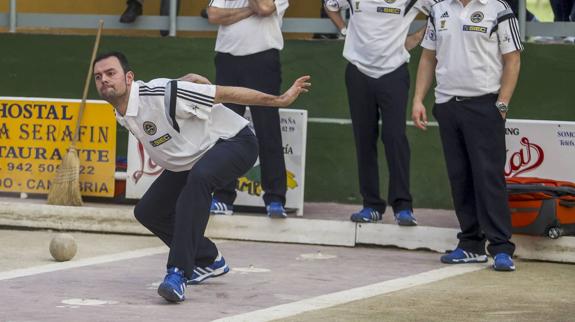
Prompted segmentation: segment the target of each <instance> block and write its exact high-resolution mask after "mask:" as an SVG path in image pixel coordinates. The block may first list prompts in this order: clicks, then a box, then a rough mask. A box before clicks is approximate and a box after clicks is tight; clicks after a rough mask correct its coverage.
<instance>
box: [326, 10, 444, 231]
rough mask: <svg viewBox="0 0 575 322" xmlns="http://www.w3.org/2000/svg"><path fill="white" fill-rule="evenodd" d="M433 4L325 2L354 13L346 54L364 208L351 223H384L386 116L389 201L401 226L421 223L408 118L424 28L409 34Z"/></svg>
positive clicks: (346, 77)
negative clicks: (413, 60) (412, 57)
mask: <svg viewBox="0 0 575 322" xmlns="http://www.w3.org/2000/svg"><path fill="white" fill-rule="evenodd" d="M432 3H433V1H432V0H385V1H384V0H361V1H357V0H354V1H346V0H326V1H325V7H326V9H327V10H329V11H336V12H337V11H339V10H341V9H346V8H349V9H350V11H351V16H350V21H349V24H348V27H347V36H346V39H345V46H344V50H343V56H344V57H345V58H346V59H347V60H348V61H349V64H348V65H347V69H346V72H345V82H346V86H347V96H348V100H349V110H350V114H351V121H352V124H353V134H354V138H355V146H356V155H357V166H358V174H359V186H360V192H361V196H362V198H363V209H361V210H360V211H359V212H357V213H354V214H352V215H351V220H352V221H355V222H376V221H380V220H381V219H382V215H383V213H384V212H385V209H386V207H387V203H386V201H385V200H383V199H382V198H381V196H380V192H379V166H378V161H377V140H378V132H379V124H378V122H379V120H380V119H381V122H382V126H381V140H382V141H383V144H384V146H385V156H386V159H387V166H388V170H389V187H388V199H387V202H388V203H389V205H390V206H391V207H392V208H393V213H394V217H395V220H396V222H397V223H398V224H399V225H402V226H413V225H416V224H417V222H416V220H415V217H414V216H413V206H412V197H411V192H410V188H409V163H410V150H409V142H408V141H407V136H406V134H405V129H406V124H405V123H406V122H405V121H406V110H407V95H408V91H409V85H410V81H409V72H408V70H407V62H408V61H409V53H408V50H409V49H411V48H413V47H414V46H416V45H417V43H419V40H420V39H421V36H422V34H423V29H422V30H421V32H419V33H416V34H414V35H412V36H410V37H409V41H406V38H408V37H407V35H408V31H409V26H410V24H411V22H412V21H413V20H414V19H415V17H416V16H417V15H418V13H423V14H425V15H427V14H428V10H429V7H430V6H431V4H432ZM412 38H414V39H415V41H413V39H412Z"/></svg>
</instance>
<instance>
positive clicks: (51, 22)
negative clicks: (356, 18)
mask: <svg viewBox="0 0 575 322" xmlns="http://www.w3.org/2000/svg"><path fill="white" fill-rule="evenodd" d="M16 2H17V1H16V0H9V12H8V14H3V13H0V27H2V26H7V27H8V30H9V32H12V33H14V32H16V31H17V28H18V27H26V28H35V27H36V28H77V29H93V28H95V26H96V25H97V23H98V20H100V19H103V20H104V24H105V26H106V28H107V29H123V30H169V35H170V36H172V37H173V36H176V34H177V32H178V31H216V30H217V26H216V25H212V24H210V23H208V21H207V19H204V18H201V17H177V16H176V12H177V10H176V6H177V0H170V15H169V16H141V17H139V18H138V19H137V21H136V22H134V23H131V24H123V23H120V22H119V20H118V19H119V15H76V14H45V13H18V12H17V7H16V6H17V4H16ZM518 11H519V29H520V33H521V38H522V40H525V38H526V37H532V36H549V37H553V36H562V37H565V36H575V22H553V23H542V22H527V21H526V3H525V0H519V10H518ZM423 24H424V22H423V21H415V22H414V23H413V25H412V28H411V30H416V29H417V28H420V27H421V26H422V25H423ZM282 31H284V32H289V33H337V32H338V30H337V28H336V27H335V26H334V25H333V24H332V23H331V21H330V20H329V19H320V18H285V19H284V22H283V26H282Z"/></svg>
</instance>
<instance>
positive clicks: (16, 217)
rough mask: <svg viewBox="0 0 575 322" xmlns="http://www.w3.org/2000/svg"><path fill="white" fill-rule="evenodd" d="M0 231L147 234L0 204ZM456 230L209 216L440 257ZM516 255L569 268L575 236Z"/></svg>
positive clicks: (125, 211)
mask: <svg viewBox="0 0 575 322" xmlns="http://www.w3.org/2000/svg"><path fill="white" fill-rule="evenodd" d="M0 226H11V227H23V228H42V229H55V230H77V231H88V232H100V233H126V234H142V235H150V232H149V231H148V230H147V229H145V228H144V227H143V226H142V225H140V224H139V223H138V222H137V221H136V219H135V218H134V216H133V206H117V207H91V206H82V207H67V206H52V205H46V204H39V203H20V202H0ZM457 232H458V230H457V229H453V228H439V227H429V226H417V227H399V226H397V225H391V224H355V223H352V222H350V221H342V220H322V219H306V218H287V219H270V218H268V217H267V216H264V215H261V214H260V215H233V216H212V217H211V218H210V221H209V224H208V228H207V230H206V235H207V236H208V237H211V238H221V239H237V240H251V241H266V242H285V243H298V244H317V245H331V246H347V247H354V246H356V245H362V244H363V245H365V244H369V245H380V246H395V247H400V248H406V249H429V250H433V251H437V252H445V251H446V250H449V249H452V248H453V247H454V246H455V245H456V244H457V239H456V235H457ZM513 241H514V242H515V243H516V244H517V251H516V255H517V256H518V257H521V258H525V259H535V260H548V261H557V262H569V263H575V237H561V238H559V239H557V240H552V239H548V238H544V237H532V236H514V237H513Z"/></svg>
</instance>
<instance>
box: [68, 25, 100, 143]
mask: <svg viewBox="0 0 575 322" xmlns="http://www.w3.org/2000/svg"><path fill="white" fill-rule="evenodd" d="M103 27H104V20H100V21H99V22H98V33H97V34H96V42H95V43H94V49H93V50H92V59H90V67H88V75H86V83H84V93H82V101H81V102H80V112H79V113H78V118H77V119H76V131H75V132H74V138H73V139H72V147H75V146H76V142H78V139H79V136H80V121H82V116H83V115H84V108H85V107H86V98H87V97H88V88H90V81H91V80H92V71H93V68H94V60H96V53H97V52H98V47H99V46H100V36H101V35H102V29H103Z"/></svg>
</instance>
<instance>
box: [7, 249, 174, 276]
mask: <svg viewBox="0 0 575 322" xmlns="http://www.w3.org/2000/svg"><path fill="white" fill-rule="evenodd" d="M167 252H168V247H165V246H162V247H153V248H145V249H138V250H133V251H129V252H123V253H118V254H112V255H103V256H97V257H92V258H86V259H80V260H77V261H75V260H72V261H69V262H61V263H53V264H47V265H41V266H35V267H29V268H21V269H15V270H11V271H6V272H0V281H3V280H9V279H13V278H18V277H24V276H31V275H38V274H43V273H49V272H55V271H61V270H65V269H70V268H77V267H84V266H91V265H98V264H104V263H110V262H117V261H122V260H126V259H133V258H139V257H145V256H150V255H156V254H162V253H167Z"/></svg>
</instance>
